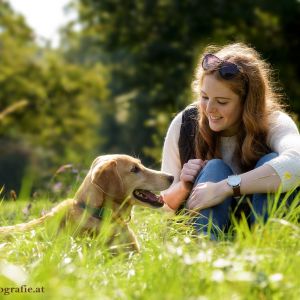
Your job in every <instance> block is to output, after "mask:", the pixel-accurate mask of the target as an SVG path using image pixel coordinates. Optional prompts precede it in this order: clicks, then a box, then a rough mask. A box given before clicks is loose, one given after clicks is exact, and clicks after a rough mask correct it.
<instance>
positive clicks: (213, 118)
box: [210, 116, 222, 120]
mask: <svg viewBox="0 0 300 300" xmlns="http://www.w3.org/2000/svg"><path fill="white" fill-rule="evenodd" d="M210 118H211V119H212V120H219V119H222V117H213V116H210Z"/></svg>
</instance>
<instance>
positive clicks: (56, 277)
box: [0, 195, 300, 300]
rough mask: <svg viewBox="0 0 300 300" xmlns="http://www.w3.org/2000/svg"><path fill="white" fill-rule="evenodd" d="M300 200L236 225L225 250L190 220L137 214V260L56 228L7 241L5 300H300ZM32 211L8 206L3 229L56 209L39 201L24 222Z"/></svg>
mask: <svg viewBox="0 0 300 300" xmlns="http://www.w3.org/2000/svg"><path fill="white" fill-rule="evenodd" d="M299 198H300V197H299V195H298V196H297V197H296V199H295V201H294V204H293V207H292V208H291V209H290V210H288V211H286V209H285V206H284V205H282V206H281V207H279V208H278V209H273V208H270V211H271V210H272V213H271V216H270V218H269V220H268V222H267V223H266V224H263V223H262V222H259V223H258V224H257V225H256V226H255V227H254V228H252V229H251V230H250V229H249V227H248V226H247V222H246V221H245V219H242V220H240V221H239V222H238V221H235V222H234V225H232V227H231V228H230V232H231V233H234V236H233V237H230V236H224V235H220V240H219V241H218V242H215V241H210V240H209V239H208V238H207V237H205V236H202V235H194V234H193V230H192V227H191V226H190V225H187V224H186V222H184V221H185V218H184V217H170V215H167V214H164V213H161V212H158V211H155V210H150V209H143V208H138V207H137V208H136V209H135V211H134V216H133V219H132V221H131V224H132V226H131V227H132V228H133V229H134V230H135V232H136V234H137V236H138V239H139V241H140V244H141V249H142V250H141V252H140V253H135V254H134V253H126V252H121V253H120V254H119V255H112V254H111V253H110V252H109V251H108V249H107V248H106V247H105V246H104V245H103V243H102V241H101V237H99V238H94V239H91V238H89V237H76V238H74V237H72V236H70V235H68V233H67V232H62V233H61V234H59V235H56V234H55V233H54V230H52V227H51V226H50V225H49V224H48V225H46V228H39V229H37V230H34V231H31V232H28V233H26V234H16V235H15V236H13V237H10V238H9V239H8V238H2V237H1V238H0V299H4V298H5V299H6V298H7V299H89V300H90V299H104V300H105V299H153V300H154V299H155V300H157V299H170V300H176V299H190V300H205V299H222V300H225V299H289V300H292V299H299V295H300V226H299V222H298V218H299V212H300V208H299V205H297V203H299ZM26 204H27V202H26V201H17V202H2V205H1V206H0V211H1V214H0V223H1V225H7V224H16V223H19V222H23V221H24V220H27V219H31V218H34V217H35V216H39V215H40V212H41V211H42V210H43V209H48V208H49V207H51V206H53V203H51V202H50V201H47V200H40V201H36V202H34V203H33V206H32V210H31V213H30V215H29V216H27V217H24V213H23V212H22V209H23V208H24V207H25V206H26ZM22 285H23V292H21V290H20V289H21V286H22ZM11 288H14V289H16V288H19V292H18V291H17V290H11ZM25 288H26V289H27V290H28V289H29V288H32V289H34V290H36V289H39V290H37V291H38V292H36V293H29V292H28V291H27V292H24V290H25ZM42 289H43V292H41V290H42ZM5 293H6V294H7V295H5Z"/></svg>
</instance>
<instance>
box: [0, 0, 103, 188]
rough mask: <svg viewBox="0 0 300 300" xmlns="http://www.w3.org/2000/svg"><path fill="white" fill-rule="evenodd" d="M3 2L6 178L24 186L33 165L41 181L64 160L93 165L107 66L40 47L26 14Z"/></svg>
mask: <svg viewBox="0 0 300 300" xmlns="http://www.w3.org/2000/svg"><path fill="white" fill-rule="evenodd" d="M0 8H1V18H0V27H1V31H0V41H1V51H0V61H1V69H0V112H1V111H2V116H3V117H2V118H1V119H0V143H1V147H0V157H1V158H0V170H1V171H0V182H1V184H4V183H5V186H6V189H7V190H9V189H12V188H14V189H17V190H18V189H19V186H20V181H21V179H22V178H23V176H24V174H25V172H26V170H27V169H28V168H30V169H34V171H33V170H31V171H30V172H32V171H33V172H35V174H36V177H37V182H36V184H37V185H40V184H41V182H43V181H44V180H45V178H46V176H48V177H49V175H51V173H52V174H53V172H54V171H55V169H57V168H58V167H59V166H60V165H62V164H66V163H70V162H71V163H74V164H80V165H81V166H82V167H83V166H88V165H89V164H90V163H91V160H92V159H93V158H94V157H95V156H96V155H97V154H98V153H97V148H98V147H99V146H100V145H101V142H102V141H101V137H99V136H98V127H100V124H101V116H100V111H101V102H102V101H104V99H106V97H107V95H108V92H107V89H106V80H105V77H106V73H107V72H106V70H105V68H104V67H103V66H102V65H101V63H100V62H99V63H95V64H94V66H93V67H91V68H88V69H87V68H86V67H84V66H80V65H76V64H72V63H68V62H67V61H66V60H65V59H64V58H63V57H62V55H61V54H60V53H59V52H58V51H54V50H51V49H40V48H39V47H37V46H36V45H35V44H34V43H33V40H32V32H31V30H30V29H29V28H28V27H26V25H25V24H24V21H23V18H21V17H19V16H17V15H15V14H14V13H13V12H12V11H11V9H9V6H8V5H7V4H5V3H2V2H1V4H0ZM20 104H23V105H20ZM7 173H8V174H7ZM37 174H38V175H37Z"/></svg>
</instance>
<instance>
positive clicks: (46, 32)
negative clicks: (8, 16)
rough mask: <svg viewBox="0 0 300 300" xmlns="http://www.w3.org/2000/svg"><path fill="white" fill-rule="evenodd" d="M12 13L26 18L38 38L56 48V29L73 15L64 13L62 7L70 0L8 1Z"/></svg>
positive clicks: (73, 16)
mask: <svg viewBox="0 0 300 300" xmlns="http://www.w3.org/2000/svg"><path fill="white" fill-rule="evenodd" d="M8 2H9V3H10V4H11V6H12V8H13V10H14V11H16V12H18V13H20V14H22V15H23V16H24V17H25V18H26V23H27V24H28V25H29V26H30V27H31V28H32V29H33V30H34V31H35V33H36V35H37V36H38V37H39V38H41V37H42V38H45V39H47V40H50V41H51V45H52V46H53V47H56V46H57V45H58V44H59V34H58V29H59V28H60V27H61V26H63V25H64V24H66V23H67V22H68V21H70V20H71V19H74V18H75V15H74V13H72V14H71V13H68V14H67V13H65V12H64V7H65V5H66V4H68V3H69V2H70V0H46V1H43V0H8Z"/></svg>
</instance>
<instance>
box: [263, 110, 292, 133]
mask: <svg viewBox="0 0 300 300" xmlns="http://www.w3.org/2000/svg"><path fill="white" fill-rule="evenodd" d="M269 120H270V127H271V129H272V128H273V129H274V128H279V127H280V128H291V129H296V130H297V131H298V128H297V125H296V123H295V121H294V120H293V118H292V117H291V115H289V114H288V113H287V112H285V111H281V110H277V111H274V112H272V113H271V114H270V119H269Z"/></svg>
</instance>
